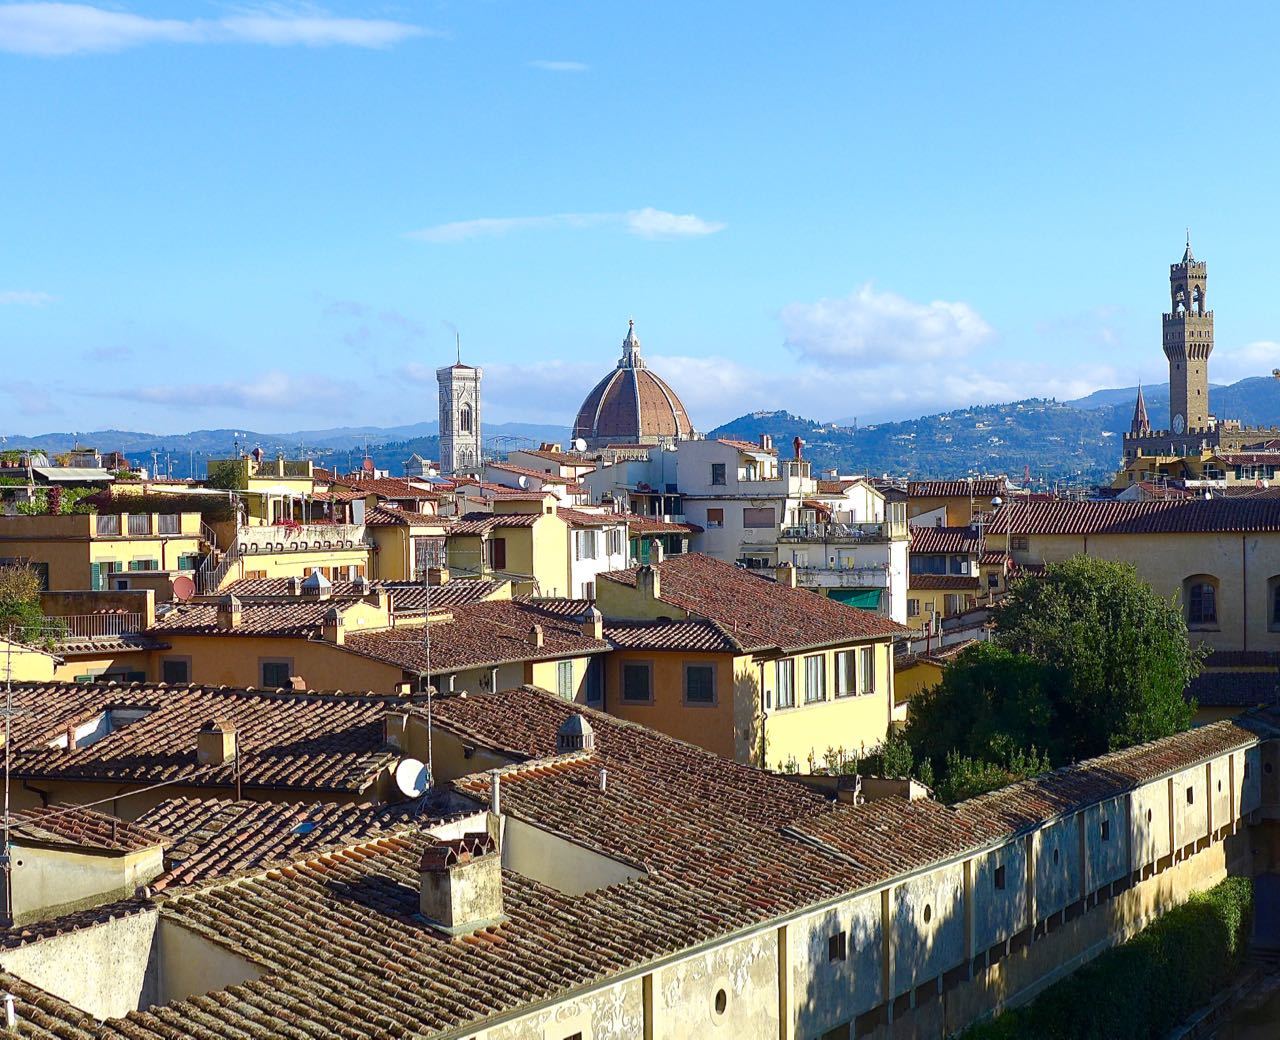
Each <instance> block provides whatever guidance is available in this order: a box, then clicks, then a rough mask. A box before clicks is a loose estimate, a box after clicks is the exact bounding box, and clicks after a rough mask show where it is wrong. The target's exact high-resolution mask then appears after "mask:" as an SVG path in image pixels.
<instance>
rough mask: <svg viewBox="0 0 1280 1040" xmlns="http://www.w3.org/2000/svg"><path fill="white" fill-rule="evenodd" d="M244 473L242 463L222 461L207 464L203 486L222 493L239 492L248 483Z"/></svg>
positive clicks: (231, 460) (245, 470)
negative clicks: (219, 490) (205, 485)
mask: <svg viewBox="0 0 1280 1040" xmlns="http://www.w3.org/2000/svg"><path fill="white" fill-rule="evenodd" d="M246 472H247V467H246V464H245V463H244V462H243V461H237V460H235V459H223V460H222V461H221V462H212V463H210V464H209V474H208V477H207V479H206V480H205V484H207V485H208V486H209V487H211V488H220V489H221V490H223V491H240V490H243V489H244V487H245V486H246V485H247V483H248V479H247V476H246Z"/></svg>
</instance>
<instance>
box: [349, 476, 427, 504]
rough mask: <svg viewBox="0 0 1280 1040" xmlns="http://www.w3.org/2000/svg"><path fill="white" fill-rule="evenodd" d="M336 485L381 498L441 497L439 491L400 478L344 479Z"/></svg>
mask: <svg viewBox="0 0 1280 1040" xmlns="http://www.w3.org/2000/svg"><path fill="white" fill-rule="evenodd" d="M334 483H335V484H340V485H341V486H342V487H348V488H351V489H352V490H353V491H356V492H358V493H360V494H361V495H377V496H378V497H379V498H390V499H405V498H418V499H426V500H428V501H435V500H436V499H438V498H439V497H440V493H439V492H438V491H429V490H427V489H426V488H420V487H417V486H416V485H414V484H411V483H410V482H409V481H407V480H402V479H400V478H399V477H377V478H374V477H370V478H368V479H365V478H357V477H343V478H342V479H341V480H336V481H334Z"/></svg>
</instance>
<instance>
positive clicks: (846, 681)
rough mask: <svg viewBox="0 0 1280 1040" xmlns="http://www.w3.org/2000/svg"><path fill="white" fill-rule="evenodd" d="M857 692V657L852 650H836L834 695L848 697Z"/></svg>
mask: <svg viewBox="0 0 1280 1040" xmlns="http://www.w3.org/2000/svg"><path fill="white" fill-rule="evenodd" d="M857 692H858V658H857V656H856V654H855V653H854V651H852V650H840V651H837V652H836V696H837V697H849V696H852V695H853V694H856V693H857Z"/></svg>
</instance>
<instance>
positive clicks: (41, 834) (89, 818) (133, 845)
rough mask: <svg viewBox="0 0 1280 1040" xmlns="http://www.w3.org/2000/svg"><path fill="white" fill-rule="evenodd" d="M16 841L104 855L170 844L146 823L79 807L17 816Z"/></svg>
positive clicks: (39, 811)
mask: <svg viewBox="0 0 1280 1040" xmlns="http://www.w3.org/2000/svg"><path fill="white" fill-rule="evenodd" d="M12 833H13V837H14V840H15V841H17V842H19V843H21V842H22V840H23V839H27V840H30V841H35V842H40V843H41V844H48V845H70V846H75V847H78V848H92V849H100V850H102V851H104V852H138V851H140V850H142V849H147V848H154V847H155V846H157V845H167V844H168V839H167V838H166V837H165V836H164V835H163V834H160V833H158V832H157V831H154V830H151V829H149V828H148V827H147V826H146V824H140V823H129V822H128V821H126V820H122V819H120V818H119V817H116V816H111V815H108V814H107V813H103V812H98V811H97V810H96V809H88V808H85V807H84V806H79V805H57V806H54V807H52V808H47V807H46V808H41V809H28V810H27V811H25V812H21V813H16V814H15V815H14V820H13V826H12Z"/></svg>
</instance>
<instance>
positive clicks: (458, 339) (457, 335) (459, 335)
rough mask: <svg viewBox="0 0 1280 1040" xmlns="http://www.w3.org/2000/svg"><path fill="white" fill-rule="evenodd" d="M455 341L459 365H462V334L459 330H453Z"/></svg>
mask: <svg viewBox="0 0 1280 1040" xmlns="http://www.w3.org/2000/svg"><path fill="white" fill-rule="evenodd" d="M453 341H454V345H455V346H456V347H457V348H458V364H462V333H461V332H459V331H458V330H457V329H454V330H453Z"/></svg>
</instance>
